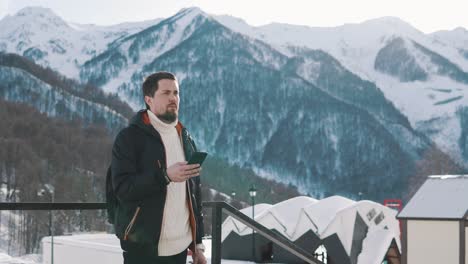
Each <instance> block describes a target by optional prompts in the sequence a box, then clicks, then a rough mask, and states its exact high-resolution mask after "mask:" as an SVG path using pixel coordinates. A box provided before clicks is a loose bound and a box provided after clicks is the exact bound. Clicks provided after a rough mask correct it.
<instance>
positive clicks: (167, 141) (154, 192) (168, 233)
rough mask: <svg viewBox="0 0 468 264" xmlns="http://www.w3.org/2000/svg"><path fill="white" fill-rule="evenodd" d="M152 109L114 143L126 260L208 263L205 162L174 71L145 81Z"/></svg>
mask: <svg viewBox="0 0 468 264" xmlns="http://www.w3.org/2000/svg"><path fill="white" fill-rule="evenodd" d="M143 95H144V100H145V104H146V108H147V109H146V110H141V111H139V112H138V113H137V114H136V116H135V117H133V119H132V120H131V121H130V125H129V126H128V127H126V128H124V129H123V130H122V131H120V133H119V134H118V135H117V137H116V139H115V142H114V146H113V149H112V167H111V171H112V182H113V189H114V192H115V194H116V196H117V199H118V204H117V207H116V210H115V212H116V213H115V214H116V215H115V222H114V223H115V231H116V234H117V236H118V237H119V239H120V245H121V247H122V249H123V251H124V253H123V256H124V264H150V263H151V264H156V263H157V264H160V263H173V264H179V263H186V259H187V248H190V250H191V251H192V257H193V262H194V263H195V264H205V263H206V259H205V256H204V255H203V252H204V247H203V244H202V235H203V217H202V213H201V210H202V207H201V190H200V187H201V185H200V177H197V176H199V174H200V171H201V167H200V165H199V164H194V165H189V164H187V162H186V160H188V159H190V157H191V155H192V153H193V152H195V151H196V147H195V144H194V142H193V140H192V139H191V137H190V136H189V134H188V132H187V130H186V129H185V128H184V127H183V126H182V124H181V123H180V122H179V121H178V113H179V102H180V98H179V85H178V82H177V79H176V77H175V76H174V75H173V74H172V73H169V72H157V73H154V74H152V75H150V76H148V77H147V78H146V80H145V81H144V83H143Z"/></svg>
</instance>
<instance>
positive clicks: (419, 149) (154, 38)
mask: <svg viewBox="0 0 468 264" xmlns="http://www.w3.org/2000/svg"><path fill="white" fill-rule="evenodd" d="M33 13H34V12H33ZM44 16H45V17H49V16H46V15H44ZM26 20H27V19H26ZM49 20H50V19H49ZM2 21H3V22H4V21H7V19H4V20H2ZM12 21H14V20H12ZM52 21H55V20H54V19H52ZM60 21H62V22H63V20H60ZM57 23H58V22H57ZM58 24H60V23H58ZM62 26H63V27H67V28H72V29H75V30H76V26H75V27H72V26H70V25H69V24H68V23H66V22H63V23H62ZM83 27H84V26H83ZM125 32H127V33H128V34H126V35H125V36H123V37H119V36H117V37H116V38H115V39H113V40H112V41H111V40H110V38H109V41H108V42H107V44H106V45H102V46H99V47H101V48H100V49H99V50H98V49H95V52H92V55H91V54H90V56H88V57H87V60H86V61H85V59H86V58H85V56H81V57H80V58H81V59H82V60H80V61H79V62H78V63H74V62H72V61H69V60H66V59H65V60H62V63H63V64H64V65H62V66H61V67H59V68H58V70H60V71H61V68H63V69H65V70H66V69H71V68H73V67H75V68H74V69H78V67H80V66H81V67H80V68H79V71H80V72H79V76H80V79H81V81H83V82H89V83H93V84H96V85H100V86H102V87H103V89H104V90H105V91H107V92H116V93H117V94H119V95H120V96H121V97H122V98H123V99H124V100H125V101H126V102H128V103H129V104H130V105H131V106H132V107H133V108H134V109H135V110H136V109H138V108H141V107H142V106H143V101H142V95H141V91H140V87H141V82H142V80H143V78H144V77H145V76H147V75H148V74H150V73H152V72H154V71H158V70H169V71H172V72H174V73H176V75H177V76H178V78H179V82H180V84H181V97H182V98H181V100H182V102H183V103H182V104H181V107H182V108H181V119H182V121H183V122H184V124H185V125H186V126H187V127H189V128H190V130H191V131H192V134H193V135H194V137H195V138H196V139H197V143H198V144H199V146H200V148H201V149H204V150H207V151H209V152H210V154H213V156H216V157H221V158H223V159H225V160H228V161H229V162H231V163H234V164H236V165H240V166H242V167H247V168H252V169H253V170H255V172H256V173H258V174H261V175H263V176H264V177H267V178H273V179H275V180H279V181H281V182H286V183H290V184H293V185H295V186H298V188H299V190H300V191H301V192H303V193H309V194H312V195H315V196H318V197H320V196H323V195H327V194H329V193H334V194H342V195H345V196H348V197H357V195H358V193H365V195H366V196H367V197H369V198H372V199H382V198H384V197H388V196H389V195H390V196H395V197H401V196H402V195H403V193H405V187H407V186H408V179H409V178H410V177H415V176H417V175H418V174H420V173H421V171H420V169H421V168H420V165H419V164H421V162H422V163H424V162H429V163H430V162H433V161H431V160H429V161H425V160H424V159H425V157H426V156H428V155H427V153H433V152H437V151H438V150H437V146H434V145H433V144H432V142H431V140H430V139H429V137H430V138H431V139H433V140H434V141H435V142H437V143H438V144H439V145H440V146H441V147H442V149H444V150H446V151H447V149H448V150H450V151H452V150H453V149H455V151H452V152H449V151H447V152H449V153H450V154H453V153H455V154H456V155H454V157H455V158H457V160H462V161H463V160H466V159H464V158H463V155H466V156H468V151H467V150H466V149H467V148H466V147H467V146H468V144H467V143H466V142H468V138H467V135H468V132H467V131H468V120H466V121H463V122H464V123H462V120H465V119H466V116H468V115H467V114H464V113H466V112H468V111H461V110H457V109H461V108H460V107H459V106H461V105H462V102H464V100H465V99H464V97H463V98H462V97H460V96H462V95H463V93H464V87H465V86H466V83H467V82H466V76H465V72H466V69H467V68H468V60H465V58H464V57H463V56H461V55H460V52H459V50H458V49H457V48H454V47H451V46H447V45H445V44H444V43H442V42H437V41H434V40H433V39H432V38H430V37H428V36H426V35H424V34H423V33H421V32H419V31H418V30H416V29H414V28H412V27H411V26H409V25H408V24H406V23H404V22H403V21H401V20H398V19H395V18H383V19H377V20H372V21H368V22H365V23H363V24H356V25H345V26H343V27H337V28H309V27H300V26H292V25H282V24H272V25H268V26H264V27H258V28H255V27H251V26H249V25H247V24H246V23H244V22H243V21H241V20H239V19H234V18H232V17H224V16H223V17H213V16H211V15H209V14H206V13H205V12H203V11H202V10H200V9H199V8H187V9H183V10H181V11H180V12H178V13H177V14H175V15H174V16H172V17H169V18H167V19H164V20H161V21H159V23H155V24H153V25H150V26H148V27H146V28H145V29H143V30H141V31H137V30H136V31H135V32H133V33H129V32H130V31H125ZM59 36H60V34H58V35H54V37H56V38H58V37H59ZM19 38H20V37H19V36H18V39H19ZM24 38H25V39H28V38H31V36H30V35H27V34H26V35H25V37H24ZM50 38H52V37H50ZM13 39H14V40H15V41H16V42H14V41H11V39H9V41H10V42H12V43H17V42H18V39H16V38H13ZM67 39H68V38H65V39H64V41H65V40H67ZM75 40H76V42H77V43H79V42H80V41H82V40H81V39H75ZM29 41H30V43H34V42H32V41H31V40H29ZM10 42H8V41H7V42H6V43H7V44H5V47H10V46H11V45H13V44H8V43H10ZM18 43H19V42H18ZM47 43H48V44H50V42H49V41H48V42H47ZM100 43H101V42H100ZM16 45H18V44H16ZM77 45H78V44H77ZM83 45H85V44H83ZM86 45H89V44H86ZM71 50H72V49H70V50H68V49H66V50H65V51H64V52H63V54H61V53H54V52H50V53H48V55H49V56H50V58H49V57H47V58H48V60H47V61H55V60H56V59H54V58H55V57H58V58H65V57H67V56H69V55H68V54H69V52H70V51H71ZM56 54H58V55H56ZM70 54H71V53H70ZM25 55H26V54H25ZM60 56H62V57H60ZM70 56H73V55H70ZM29 57H30V58H32V59H35V58H34V57H31V56H29ZM36 60H37V61H39V62H40V61H41V59H36ZM405 67H406V68H405ZM402 69H404V70H402ZM70 75H72V76H77V75H78V73H77V72H76V71H74V72H73V74H70ZM434 80H435V82H434ZM437 81H439V82H440V85H443V84H446V83H447V82H449V83H450V84H451V85H452V86H453V87H454V88H452V86H451V87H450V89H451V90H450V92H448V91H447V89H449V88H447V87H445V86H443V87H442V86H438V85H439V83H437ZM418 84H419V86H418ZM426 85H431V86H430V88H432V89H426V88H427V87H426ZM454 85H456V86H454ZM413 93H414V94H418V95H417V97H414V96H413ZM428 93H433V94H435V95H434V96H432V98H431V97H429V96H428ZM450 93H453V94H456V95H455V96H453V97H447V98H446V97H444V95H450V96H452V94H450ZM411 96H413V97H411ZM458 97H460V98H458ZM415 98H417V100H418V101H417V102H416V103H415ZM419 102H422V103H419ZM420 105H424V107H428V108H427V110H426V109H424V111H420V110H419V109H420V108H419V106H420ZM434 108H439V109H445V110H444V111H446V113H447V116H448V117H449V118H445V117H441V116H440V112H439V110H434ZM434 116H436V117H440V118H436V119H433V117H434ZM428 118H430V119H428ZM450 118H451V119H450ZM428 120H429V121H431V122H427V121H428ZM421 122H425V123H421ZM443 122H449V123H443ZM456 124H459V127H458V130H456V129H455V130H454V131H455V132H454V131H453V130H451V129H449V128H453V127H455V125H456ZM436 127H438V128H439V129H438V130H436V129H435V128H436ZM448 127H449V128H448ZM415 128H417V129H419V131H417V130H415ZM445 135H450V136H451V137H452V138H451V139H453V141H450V140H447V139H446V138H445V137H444V136H445ZM463 137H465V138H466V140H462V139H463ZM444 143H446V144H445V145H444ZM450 144H451V145H450ZM442 156H443V155H442ZM443 158H444V159H446V160H448V161H447V162H448V163H450V162H451V161H450V160H449V159H448V157H443Z"/></svg>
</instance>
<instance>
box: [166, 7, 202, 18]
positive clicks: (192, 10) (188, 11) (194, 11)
mask: <svg viewBox="0 0 468 264" xmlns="http://www.w3.org/2000/svg"><path fill="white" fill-rule="evenodd" d="M187 15H191V16H197V15H205V16H206V15H207V14H206V13H205V12H203V10H201V9H200V8H199V7H196V6H192V7H186V8H182V9H181V10H179V12H177V14H175V16H174V17H180V16H187Z"/></svg>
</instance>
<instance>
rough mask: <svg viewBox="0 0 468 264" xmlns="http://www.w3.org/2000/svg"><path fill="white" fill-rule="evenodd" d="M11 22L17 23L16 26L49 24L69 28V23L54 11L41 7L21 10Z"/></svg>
mask: <svg viewBox="0 0 468 264" xmlns="http://www.w3.org/2000/svg"><path fill="white" fill-rule="evenodd" d="M10 20H13V21H16V22H15V24H18V23H19V24H24V23H26V24H29V25H38V24H49V25H51V26H54V27H69V25H68V23H67V22H65V21H64V20H63V19H62V18H61V17H60V16H58V15H57V14H56V13H55V12H54V11H52V9H50V8H45V7H41V6H29V7H25V8H23V9H20V10H19V11H18V12H16V14H15V15H14V16H12V17H11V18H10Z"/></svg>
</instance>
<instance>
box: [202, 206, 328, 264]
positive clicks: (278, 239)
mask: <svg viewBox="0 0 468 264" xmlns="http://www.w3.org/2000/svg"><path fill="white" fill-rule="evenodd" d="M203 205H204V206H205V207H216V206H220V207H222V208H223V209H224V210H225V213H226V214H228V215H229V216H231V217H233V218H235V219H236V220H238V221H239V222H241V223H243V224H244V225H246V226H248V227H250V228H252V229H254V230H255V231H256V232H257V233H259V234H260V235H262V236H264V237H265V238H266V239H269V240H270V241H272V242H273V243H275V244H277V245H279V246H280V247H282V248H283V249H285V250H287V251H288V252H290V253H291V254H293V255H295V256H297V257H298V258H300V259H302V260H304V261H305V262H307V263H311V264H323V262H321V261H320V260H318V259H316V258H315V257H314V256H313V255H311V254H309V252H307V251H305V250H304V249H302V248H301V247H299V246H298V245H296V244H294V243H293V242H291V241H290V240H288V239H287V238H285V237H283V236H281V235H278V234H276V233H274V232H273V231H271V230H270V229H268V228H266V227H265V226H263V225H261V224H259V223H257V222H255V221H254V220H253V219H252V218H250V217H248V216H246V215H245V214H243V213H241V212H239V211H238V210H237V209H236V208H234V207H232V206H231V205H229V204H227V203H225V202H205V203H203Z"/></svg>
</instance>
